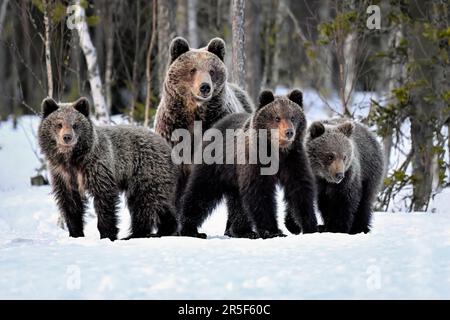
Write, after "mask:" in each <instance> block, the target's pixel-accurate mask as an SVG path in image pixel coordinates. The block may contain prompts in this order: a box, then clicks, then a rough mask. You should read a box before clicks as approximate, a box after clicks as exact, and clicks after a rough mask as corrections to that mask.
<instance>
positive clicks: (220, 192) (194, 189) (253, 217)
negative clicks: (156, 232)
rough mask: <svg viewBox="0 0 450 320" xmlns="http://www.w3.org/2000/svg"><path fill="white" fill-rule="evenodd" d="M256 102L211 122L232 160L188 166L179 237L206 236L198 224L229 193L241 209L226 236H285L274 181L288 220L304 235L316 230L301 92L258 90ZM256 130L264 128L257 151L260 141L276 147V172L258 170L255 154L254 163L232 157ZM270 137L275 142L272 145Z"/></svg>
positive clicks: (264, 165)
mask: <svg viewBox="0 0 450 320" xmlns="http://www.w3.org/2000/svg"><path fill="white" fill-rule="evenodd" d="M259 100H260V101H259V106H258V107H257V109H256V110H255V112H254V113H253V114H246V113H237V114H232V115H229V116H227V117H225V118H224V119H222V120H221V121H219V122H218V123H217V124H216V125H214V127H213V128H214V129H215V130H218V131H219V132H220V133H221V135H222V136H223V137H226V139H225V138H224V143H223V145H222V151H223V153H222V154H226V153H227V152H229V151H228V150H230V145H232V146H233V148H232V149H233V152H234V154H233V155H232V157H234V162H232V164H230V163H229V162H228V161H227V162H226V164H223V163H225V162H224V161H221V162H220V163H210V164H207V163H205V161H204V162H203V163H202V164H196V165H194V166H193V170H192V174H191V176H190V177H189V181H188V185H187V188H186V192H185V194H184V196H183V198H182V215H181V230H180V234H181V235H182V236H194V237H200V238H206V235H205V234H202V233H199V232H198V227H200V226H201V224H202V223H203V221H204V220H205V218H206V217H207V216H208V215H209V214H210V213H211V212H212V210H213V209H214V207H215V206H216V205H217V204H218V203H219V202H220V201H221V199H222V198H223V197H225V198H226V199H227V201H228V198H229V197H232V198H234V199H239V201H240V206H241V207H242V208H243V210H242V211H241V212H240V217H239V219H237V222H236V221H235V222H234V224H235V226H230V225H227V234H228V235H230V236H240V237H247V238H272V237H277V236H284V235H283V234H282V232H281V231H280V230H279V228H278V224H277V219H276V199H275V195H276V186H277V184H281V186H283V187H284V191H285V192H284V194H285V201H286V204H287V208H288V212H289V213H290V217H291V218H292V220H293V221H290V222H291V223H295V224H296V225H298V226H300V228H301V229H302V230H303V232H305V233H308V232H315V231H316V228H317V221H316V217H315V213H314V206H313V202H314V197H315V193H314V177H313V174H312V172H311V170H310V166H309V163H308V158H307V155H306V152H305V149H304V145H303V137H304V134H305V131H306V119H305V116H304V113H303V101H302V100H303V98H302V93H301V92H300V91H299V90H294V91H292V92H291V93H290V94H289V95H288V96H287V97H277V98H275V97H274V95H273V93H272V92H271V91H263V92H262V93H261V95H260V99H259ZM228 129H233V130H236V131H235V132H236V135H235V136H234V137H233V138H231V139H229V138H228V137H229V136H228V134H226V131H227V130H228ZM261 129H262V130H264V129H265V130H267V131H269V132H268V134H267V135H266V136H263V138H264V139H267V141H266V143H263V144H261V140H259V141H258V144H257V148H258V152H257V153H258V155H260V154H261V150H260V149H261V148H264V146H263V145H266V148H267V149H271V152H273V151H274V147H273V145H275V148H277V149H276V150H275V151H276V152H273V153H272V154H271V156H272V157H274V160H275V161H277V162H278V170H277V171H276V172H274V173H271V174H262V171H261V168H263V167H266V164H264V163H263V162H262V161H261V159H260V157H258V159H257V161H255V162H250V161H248V159H246V160H247V161H246V162H245V161H244V162H242V161H238V160H237V158H238V157H239V155H240V154H239V153H238V152H237V151H238V150H239V148H238V147H237V144H238V143H237V142H236V140H237V141H239V140H240V141H243V146H244V150H245V154H250V153H249V150H250V145H251V143H254V141H255V139H254V137H255V136H254V133H255V132H256V133H258V134H259V135H260V130H261ZM272 130H275V131H273V132H275V136H274V137H273V136H272V135H271V132H272ZM249 132H253V133H249ZM242 137H243V139H240V138H242ZM235 138H237V139H235ZM257 139H261V136H259V138H257ZM272 139H274V140H272ZM251 141H253V142H251ZM274 141H276V142H277V143H275V144H274V143H273V142H274ZM208 146H209V143H204V144H203V150H206V148H208ZM266 151H267V150H266ZM266 154H268V153H266ZM248 221H250V223H251V224H252V225H251V228H250V231H249V232H247V234H242V233H240V229H246V228H248V227H247V226H246V225H245V224H246V223H248ZM239 223H241V224H243V225H242V226H241V225H239ZM230 227H231V228H230ZM234 228H237V234H238V235H234V234H232V233H233V232H235V230H234ZM253 230H254V231H253ZM230 233H231V234H230Z"/></svg>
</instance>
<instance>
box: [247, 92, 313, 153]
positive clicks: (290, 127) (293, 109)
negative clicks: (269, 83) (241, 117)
mask: <svg viewBox="0 0 450 320" xmlns="http://www.w3.org/2000/svg"><path fill="white" fill-rule="evenodd" d="M252 127H253V128H254V129H257V130H259V129H265V130H267V132H268V133H269V134H270V132H271V130H277V132H278V141H279V146H280V148H281V149H289V148H290V147H291V145H292V144H293V142H294V141H301V140H302V139H303V135H304V133H305V130H306V119H305V115H304V113H303V95H302V92H301V91H300V90H293V91H292V92H291V93H289V94H288V95H287V96H286V97H275V96H274V94H273V92H272V91H270V90H265V91H263V92H261V94H260V96H259V104H258V107H257V109H256V111H255V114H254V116H253V119H252Z"/></svg>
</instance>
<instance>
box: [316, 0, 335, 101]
mask: <svg viewBox="0 0 450 320" xmlns="http://www.w3.org/2000/svg"><path fill="white" fill-rule="evenodd" d="M319 19H320V20H319V22H320V23H322V22H325V21H329V20H330V3H329V2H328V1H322V3H321V4H320V8H319ZM319 55H320V60H319V76H320V78H321V81H320V82H319V85H320V87H319V88H320V91H321V93H322V94H323V95H324V96H325V97H330V96H331V94H332V92H333V78H332V75H333V74H334V72H333V55H332V53H331V50H330V47H329V46H325V47H323V48H321V50H320V53H319Z"/></svg>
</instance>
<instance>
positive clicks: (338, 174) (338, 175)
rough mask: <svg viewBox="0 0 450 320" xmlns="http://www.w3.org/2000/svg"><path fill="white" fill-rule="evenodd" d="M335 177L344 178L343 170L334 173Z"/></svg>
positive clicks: (337, 178)
mask: <svg viewBox="0 0 450 320" xmlns="http://www.w3.org/2000/svg"><path fill="white" fill-rule="evenodd" d="M335 178H336V180H342V179H344V173H343V172H338V173H336V175H335Z"/></svg>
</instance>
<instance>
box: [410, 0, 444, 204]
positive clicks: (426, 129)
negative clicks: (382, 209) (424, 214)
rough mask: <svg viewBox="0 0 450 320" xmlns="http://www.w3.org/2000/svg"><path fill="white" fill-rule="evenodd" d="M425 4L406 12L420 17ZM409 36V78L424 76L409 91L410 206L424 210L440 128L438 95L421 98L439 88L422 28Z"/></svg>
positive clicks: (426, 10) (434, 52)
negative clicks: (410, 66)
mask: <svg viewBox="0 0 450 320" xmlns="http://www.w3.org/2000/svg"><path fill="white" fill-rule="evenodd" d="M428 6H429V5H427V4H425V3H423V2H415V3H414V4H413V5H412V6H410V7H409V10H410V11H409V12H410V14H411V16H412V17H413V18H414V19H418V18H419V19H420V18H423V13H424V12H425V13H427V12H428V13H429V7H428ZM430 21H432V20H431V19H430ZM408 37H409V38H408V43H410V44H411V47H410V48H411V50H410V52H411V54H410V55H408V59H409V62H410V64H411V65H415V68H412V70H411V80H412V81H415V82H418V81H423V79H427V83H426V84H423V85H421V86H418V87H417V88H413V89H411V92H410V95H411V102H412V106H411V114H410V121H411V145H412V148H413V150H414V153H413V158H412V169H413V170H412V178H413V199H412V208H413V210H414V211H426V210H427V208H428V204H429V201H430V199H431V195H432V191H433V179H434V170H433V167H434V166H433V162H434V161H435V157H436V156H437V155H436V151H435V150H434V144H433V140H434V135H435V132H440V130H441V128H437V127H436V122H437V121H436V120H439V119H440V106H439V105H438V104H437V102H436V101H435V100H437V99H424V97H426V96H427V94H429V93H430V91H431V92H434V93H436V94H437V93H438V92H439V89H438V87H437V86H436V85H437V84H436V82H435V80H436V78H437V74H436V71H435V69H436V67H435V66H434V65H432V66H430V64H429V63H427V62H428V61H431V59H432V57H433V56H435V55H436V54H437V52H436V51H435V50H434V49H433V46H432V45H430V44H429V43H428V40H427V39H426V38H425V37H424V35H423V28H420V29H418V30H414V31H413V32H410V33H409V34H408ZM424 48H427V50H424ZM441 80H442V79H441ZM439 85H440V84H439Z"/></svg>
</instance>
